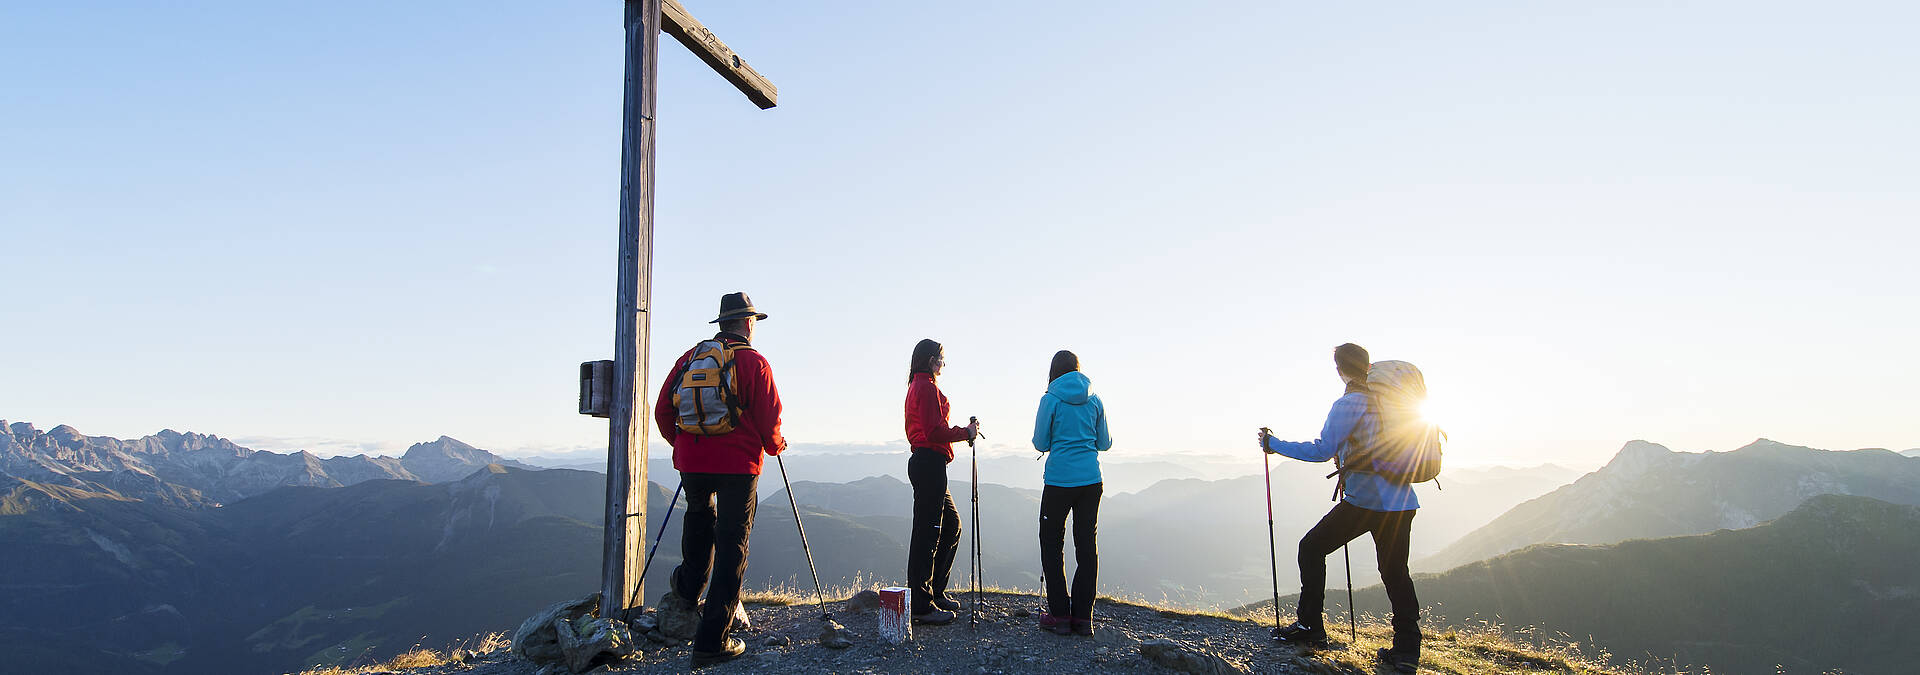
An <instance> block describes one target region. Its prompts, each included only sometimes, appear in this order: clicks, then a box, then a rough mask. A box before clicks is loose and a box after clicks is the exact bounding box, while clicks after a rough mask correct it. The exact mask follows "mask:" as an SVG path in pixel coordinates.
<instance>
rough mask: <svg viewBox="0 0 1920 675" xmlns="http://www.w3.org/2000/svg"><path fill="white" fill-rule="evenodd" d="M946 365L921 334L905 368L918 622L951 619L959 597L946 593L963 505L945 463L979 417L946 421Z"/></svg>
mask: <svg viewBox="0 0 1920 675" xmlns="http://www.w3.org/2000/svg"><path fill="white" fill-rule="evenodd" d="M945 365H946V359H945V358H944V357H943V356H942V353H941V349H940V343H938V342H934V341H932V340H921V341H920V344H917V345H914V346H913V363H912V366H911V367H910V368H909V370H908V372H907V443H908V444H910V445H912V446H913V457H912V459H909V460H907V480H908V482H910V483H912V484H913V537H912V539H911V540H910V541H909V542H908V544H907V586H908V587H909V588H911V589H913V608H912V610H911V612H912V614H913V620H914V622H915V623H925V624H945V623H952V622H953V619H954V610H958V609H960V603H958V602H954V601H953V600H951V599H949V598H948V597H947V577H948V576H950V575H951V574H952V572H953V555H954V553H955V552H957V551H959V550H960V510H959V509H956V508H954V507H953V494H952V493H950V492H948V491H947V465H948V464H950V463H952V462H953V443H954V442H955V441H964V440H969V439H972V438H973V436H974V434H975V433H976V432H978V431H979V423H977V422H976V423H973V424H968V425H967V426H964V427H956V426H951V425H949V424H947V412H948V410H947V397H946V395H945V394H941V393H940V386H939V385H937V384H935V383H934V381H935V380H936V379H938V378H939V377H940V368H941V367H942V366H945Z"/></svg>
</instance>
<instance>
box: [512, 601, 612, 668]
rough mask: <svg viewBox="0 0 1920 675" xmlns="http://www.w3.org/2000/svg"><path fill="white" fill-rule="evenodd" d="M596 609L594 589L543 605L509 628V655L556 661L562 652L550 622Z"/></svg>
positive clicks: (537, 661)
mask: <svg viewBox="0 0 1920 675" xmlns="http://www.w3.org/2000/svg"><path fill="white" fill-rule="evenodd" d="M599 611H600V594H598V593H595V594H593V595H589V596H587V597H584V598H581V599H579V600H570V601H566V602H557V603H554V604H552V605H548V606H547V608H546V609H543V610H540V612H539V613H537V614H534V615H533V616H532V617H529V618H528V619H527V620H526V621H522V622H520V628H519V629H518V630H515V631H514V632H513V643H512V645H511V650H512V652H513V655H514V656H517V657H520V658H522V659H525V660H528V661H532V662H534V663H538V664H547V663H559V662H560V661H561V660H563V659H565V658H566V655H565V654H563V653H562V652H561V651H560V635H559V633H557V632H555V631H554V628H553V625H554V623H553V622H554V621H555V620H564V621H572V620H574V619H575V618H578V617H581V616H586V615H588V614H594V613H598V612H599Z"/></svg>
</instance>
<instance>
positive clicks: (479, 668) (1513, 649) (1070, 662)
mask: <svg viewBox="0 0 1920 675" xmlns="http://www.w3.org/2000/svg"><path fill="white" fill-rule="evenodd" d="M982 605H983V607H982V610H981V611H980V612H979V616H978V623H977V625H974V626H969V625H968V623H967V621H966V613H965V612H962V614H961V617H962V618H961V619H960V620H959V621H957V622H955V623H954V624H953V625H948V626H915V627H914V633H913V640H912V641H911V642H907V643H905V644H900V645H891V644H887V643H886V642H884V641H882V640H881V639H880V637H879V636H878V630H877V628H878V617H877V615H876V613H875V612H874V611H872V610H863V611H855V610H849V609H848V607H847V605H846V604H845V603H829V604H828V605H827V609H828V610H830V611H832V612H833V616H834V619H835V620H837V621H838V622H840V623H841V624H843V625H845V626H846V629H847V634H848V636H849V637H851V638H852V641H853V646H851V647H848V648H844V649H829V648H827V647H825V646H822V645H821V643H820V629H821V626H822V622H821V621H820V613H821V610H820V607H819V606H818V605H801V604H794V605H755V604H749V605H748V612H749V614H750V616H751V618H752V622H753V624H754V625H753V627H752V628H751V629H748V630H744V631H736V632H735V636H736V637H739V638H741V639H742V640H744V641H745V642H746V643H747V653H746V655H744V656H742V657H740V658H738V659H735V660H733V661H730V662H727V663H722V664H718V665H713V666H708V667H705V668H701V669H699V670H700V672H703V673H712V674H714V675H726V674H728V673H929V674H932V673H969V674H978V675H986V674H989V673H1169V672H1189V673H1374V672H1379V673H1388V672H1392V671H1391V669H1388V668H1383V667H1381V668H1376V666H1375V664H1374V656H1373V654H1374V650H1375V649H1376V648H1378V647H1382V646H1385V645H1386V644H1387V640H1388V638H1389V635H1390V634H1389V632H1388V630H1387V629H1386V627H1385V626H1383V625H1380V624H1379V623H1378V622H1370V623H1369V624H1366V625H1363V626H1362V627H1361V631H1360V635H1359V640H1358V642H1357V643H1355V644H1353V645H1348V644H1347V641H1346V640H1345V639H1344V637H1345V636H1344V635H1343V636H1340V637H1339V638H1336V640H1335V642H1334V643H1333V644H1332V645H1331V646H1330V647H1328V648H1326V649H1320V650H1296V649H1295V648H1293V647H1290V646H1286V645H1282V644H1276V643H1274V642H1272V641H1271V640H1269V638H1268V631H1269V629H1270V628H1271V624H1270V623H1254V622H1249V621H1246V620H1243V619H1237V618H1232V617H1227V616H1222V615H1203V614H1189V613H1184V612H1179V611H1174V610H1165V609H1158V608H1154V607H1148V606H1143V605H1136V604H1128V603H1122V602H1105V603H1102V604H1101V605H1100V606H1099V608H1098V609H1097V610H1096V615H1097V617H1098V623H1097V627H1096V629H1095V635H1094V636H1093V637H1090V638H1089V637H1082V636H1062V635H1055V634H1052V633H1049V632H1046V631H1042V630H1040V629H1039V628H1038V626H1037V624H1036V618H1035V617H1036V615H1037V614H1038V613H1039V611H1040V610H1041V607H1042V601H1041V599H1040V598H1037V597H1034V596H1031V595H1021V594H1012V593H991V594H987V595H986V596H985V599H984V602H983V603H982ZM1427 641H1428V645H1427V650H1426V651H1427V658H1424V659H1423V663H1422V664H1421V666H1422V667H1421V669H1420V672H1422V673H1492V672H1526V673H1615V672H1620V671H1613V670H1606V669H1602V668H1599V667H1596V666H1593V665H1589V664H1586V663H1583V662H1581V661H1580V660H1579V659H1578V658H1577V656H1570V655H1569V654H1567V653H1566V652H1565V651H1563V650H1562V651H1544V652H1543V651H1539V650H1533V649H1529V648H1523V647H1517V646H1514V645H1513V644H1512V643H1510V642H1508V641H1506V640H1505V639H1504V638H1501V637H1499V636H1497V635H1492V634H1461V633H1458V632H1454V631H1448V632H1446V633H1438V634H1430V635H1429V636H1428V638H1427ZM640 642H641V644H642V646H643V647H644V651H642V652H639V653H635V654H634V655H633V656H631V657H629V658H626V659H623V660H620V661H617V662H613V663H607V664H603V665H600V666H597V667H595V668H593V669H591V670H590V671H589V672H592V673H596V674H600V673H606V674H613V673H679V672H687V671H688V670H689V669H690V661H689V654H690V651H691V647H690V646H688V645H686V644H680V643H673V644H659V643H654V642H650V641H647V640H645V639H642V640H640ZM336 672H338V671H336ZM349 672H363V673H378V672H383V671H382V669H378V668H377V667H376V668H369V669H364V670H363V669H355V671H349ZM392 672H397V673H404V674H405V675H452V674H454V673H462V674H470V675H539V674H540V673H541V672H542V668H541V667H540V666H537V665H535V664H532V663H529V662H526V661H523V660H519V659H517V658H515V657H513V656H512V655H511V654H510V653H509V651H508V650H506V649H496V650H493V651H490V652H487V653H482V654H476V655H472V656H470V657H466V658H465V659H464V661H454V662H449V663H444V664H440V665H435V666H430V667H423V668H413V669H404V670H400V669H394V670H393V671H392ZM545 672H547V673H555V672H566V671H565V669H564V668H558V667H557V666H556V667H555V668H554V669H552V670H547V671H545Z"/></svg>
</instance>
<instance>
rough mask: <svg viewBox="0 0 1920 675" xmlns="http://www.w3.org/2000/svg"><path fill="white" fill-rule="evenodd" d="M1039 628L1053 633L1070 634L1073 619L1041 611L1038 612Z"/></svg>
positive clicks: (1071, 632)
mask: <svg viewBox="0 0 1920 675" xmlns="http://www.w3.org/2000/svg"><path fill="white" fill-rule="evenodd" d="M1040 630H1044V631H1051V632H1052V633H1053V634H1054V635H1072V634H1073V619H1070V618H1067V617H1064V616H1054V615H1052V614H1047V613H1044V612H1042V613H1041V614H1040Z"/></svg>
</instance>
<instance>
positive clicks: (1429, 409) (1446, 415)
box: [1420, 396, 1453, 427]
mask: <svg viewBox="0 0 1920 675" xmlns="http://www.w3.org/2000/svg"><path fill="white" fill-rule="evenodd" d="M1451 412H1452V411H1451V410H1450V409H1449V408H1447V404H1446V402H1445V401H1443V400H1441V399H1437V398H1433V397H1431V396H1429V397H1427V400H1425V401H1422V402H1421V403H1420V419H1421V421H1424V422H1426V423H1427V424H1432V425H1435V426H1441V427H1445V426H1446V422H1447V420H1450V419H1453V416H1452V414H1451Z"/></svg>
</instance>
